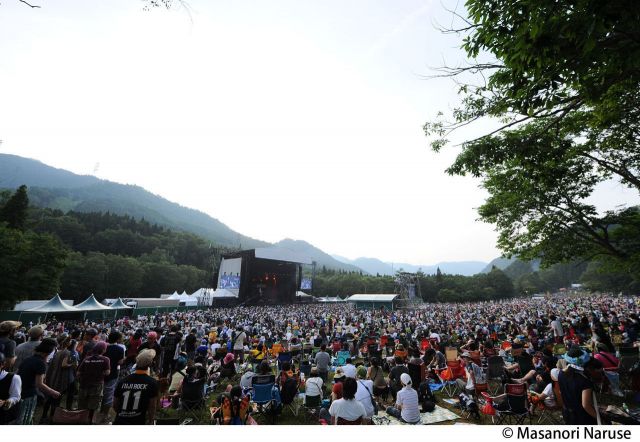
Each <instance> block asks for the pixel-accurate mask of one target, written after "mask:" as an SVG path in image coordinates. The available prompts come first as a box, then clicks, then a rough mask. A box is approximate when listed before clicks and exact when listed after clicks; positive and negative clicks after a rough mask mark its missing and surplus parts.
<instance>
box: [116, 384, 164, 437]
mask: <svg viewBox="0 0 640 442" xmlns="http://www.w3.org/2000/svg"><path fill="white" fill-rule="evenodd" d="M114 397H115V398H118V399H119V401H118V402H119V403H118V409H117V410H116V419H115V421H114V422H113V423H114V424H115V425H144V424H145V423H146V419H147V411H148V410H149V404H150V403H151V401H152V400H156V398H157V397H158V382H157V381H156V380H155V379H153V378H152V377H151V376H148V375H146V374H138V373H134V374H131V375H129V376H127V377H126V378H124V379H123V380H121V381H120V382H118V386H117V387H116V391H115V395H114Z"/></svg>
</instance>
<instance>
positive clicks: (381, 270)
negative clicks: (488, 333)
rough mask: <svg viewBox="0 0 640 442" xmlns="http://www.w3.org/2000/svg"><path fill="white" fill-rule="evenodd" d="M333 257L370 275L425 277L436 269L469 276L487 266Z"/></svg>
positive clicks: (477, 262)
mask: <svg viewBox="0 0 640 442" xmlns="http://www.w3.org/2000/svg"><path fill="white" fill-rule="evenodd" d="M333 257H334V258H335V259H337V260H338V261H342V262H344V263H348V264H352V265H354V266H356V267H358V268H361V269H362V270H364V271H365V272H368V273H370V274H372V275H376V274H380V275H395V273H396V272H397V271H398V270H402V271H404V272H409V273H416V272H419V271H420V272H422V273H425V274H427V275H433V274H435V273H436V272H437V271H438V269H440V271H441V272H443V273H446V274H449V275H464V276H471V275H475V274H477V273H479V272H480V271H481V270H482V269H483V268H484V267H485V266H486V265H487V263H486V262H481V261H453V262H439V263H437V264H428V265H426V264H425V265H415V264H407V263H402V262H395V263H393V264H391V263H388V262H383V261H380V260H379V259H377V258H357V259H348V258H344V257H342V256H337V255H333Z"/></svg>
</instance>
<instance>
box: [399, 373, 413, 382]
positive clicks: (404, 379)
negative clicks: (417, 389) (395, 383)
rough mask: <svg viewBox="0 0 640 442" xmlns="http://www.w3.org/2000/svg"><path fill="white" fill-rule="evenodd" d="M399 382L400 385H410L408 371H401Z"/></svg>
mask: <svg viewBox="0 0 640 442" xmlns="http://www.w3.org/2000/svg"><path fill="white" fill-rule="evenodd" d="M400 382H402V385H411V376H409V374H408V373H402V374H401V375H400Z"/></svg>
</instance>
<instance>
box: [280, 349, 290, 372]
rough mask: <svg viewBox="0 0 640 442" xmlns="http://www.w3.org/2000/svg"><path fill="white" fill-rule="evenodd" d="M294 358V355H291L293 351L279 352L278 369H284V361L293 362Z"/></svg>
mask: <svg viewBox="0 0 640 442" xmlns="http://www.w3.org/2000/svg"><path fill="white" fill-rule="evenodd" d="M292 360H293V357H292V356H291V352H289V351H283V352H281V353H279V354H278V370H282V363H283V362H291V361H292Z"/></svg>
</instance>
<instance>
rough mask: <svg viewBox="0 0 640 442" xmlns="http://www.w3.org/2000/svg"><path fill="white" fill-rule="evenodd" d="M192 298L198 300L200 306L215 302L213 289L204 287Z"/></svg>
mask: <svg viewBox="0 0 640 442" xmlns="http://www.w3.org/2000/svg"><path fill="white" fill-rule="evenodd" d="M191 297H192V298H194V299H197V300H198V305H207V306H208V305H211V302H212V301H213V289H212V288H205V287H203V288H201V289H198V290H196V291H195V292H193V293H192V294H191Z"/></svg>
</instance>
